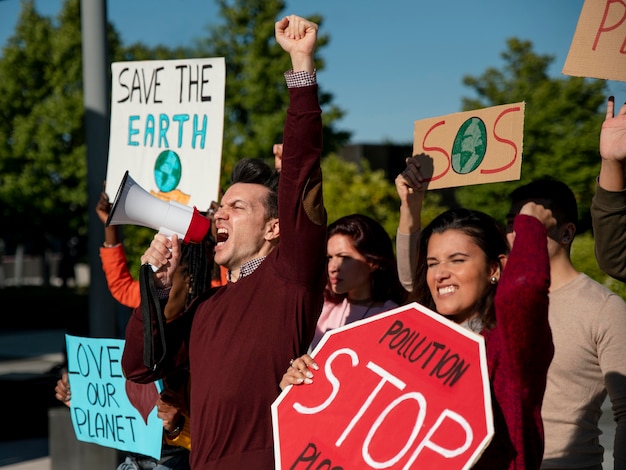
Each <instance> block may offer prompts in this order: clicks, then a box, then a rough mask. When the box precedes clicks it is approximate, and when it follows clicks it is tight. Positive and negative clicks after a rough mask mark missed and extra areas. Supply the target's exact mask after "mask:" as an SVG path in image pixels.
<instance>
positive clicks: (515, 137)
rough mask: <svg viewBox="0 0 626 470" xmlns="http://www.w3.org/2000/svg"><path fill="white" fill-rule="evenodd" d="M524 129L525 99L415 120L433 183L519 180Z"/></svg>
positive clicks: (418, 149) (417, 145)
mask: <svg viewBox="0 0 626 470" xmlns="http://www.w3.org/2000/svg"><path fill="white" fill-rule="evenodd" d="M523 132H524V103H523V102H521V103H514V104H507V105H502V106H493V107H490V108H484V109H479V110H475V111H466V112H462V113H456V114H450V115H447V116H442V117H436V118H430V119H423V120H420V121H416V122H415V125H414V130H413V139H414V140H413V155H418V156H417V157H415V158H418V159H420V160H421V161H420V163H421V169H422V172H423V173H424V176H425V177H426V181H428V189H438V188H449V187H454V186H467V185H471V184H483V183H495V182H498V181H512V180H518V179H519V178H520V176H521V170H522V147H523ZM420 154H422V155H420ZM424 154H425V155H424Z"/></svg>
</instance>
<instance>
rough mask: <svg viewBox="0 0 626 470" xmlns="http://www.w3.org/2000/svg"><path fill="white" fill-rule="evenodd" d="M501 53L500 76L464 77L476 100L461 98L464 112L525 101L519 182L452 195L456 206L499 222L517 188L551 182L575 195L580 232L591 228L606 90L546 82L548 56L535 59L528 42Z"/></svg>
mask: <svg viewBox="0 0 626 470" xmlns="http://www.w3.org/2000/svg"><path fill="white" fill-rule="evenodd" d="M507 48H508V49H507V50H506V51H505V52H504V53H502V58H503V60H504V67H503V68H502V70H497V69H495V68H488V69H487V70H486V71H485V72H484V73H483V74H482V75H481V76H479V77H472V76H466V77H464V79H463V83H464V84H465V85H467V86H469V87H471V88H473V89H474V92H475V94H476V95H477V97H476V98H464V99H463V109H464V110H471V109H479V108H485V107H489V106H496V105H501V104H508V103H516V102H520V101H524V102H525V103H526V111H525V117H524V148H523V163H522V178H521V180H520V181H516V182H507V183H494V184H485V185H479V186H468V187H466V188H460V189H458V190H456V191H455V195H456V199H457V201H458V202H460V204H462V205H464V206H469V207H475V208H481V207H488V208H489V211H490V213H491V214H492V215H493V216H495V217H497V218H498V219H499V220H503V219H504V216H505V215H506V211H507V210H508V199H507V195H508V194H509V193H510V192H511V191H512V190H513V189H514V188H515V187H517V186H519V185H522V184H526V183H528V182H529V181H531V180H533V179H536V178H539V177H542V176H552V177H555V178H558V179H560V180H562V181H564V182H565V183H567V184H568V185H569V186H570V187H571V188H572V190H573V191H574V193H575V194H576V197H577V200H578V203H579V211H580V216H581V228H582V229H583V230H586V229H588V228H589V227H590V216H589V205H590V202H591V197H592V195H593V191H594V187H595V175H597V171H598V168H599V160H600V159H599V157H598V136H599V132H600V126H601V124H602V119H603V115H602V113H601V112H600V109H601V107H602V106H603V104H604V103H605V100H606V96H605V92H606V85H605V83H604V81H601V80H591V79H583V78H579V77H566V78H551V77H549V75H548V67H549V66H550V65H551V64H552V62H553V61H554V57H552V56H550V55H537V54H535V53H534V52H533V49H532V44H531V43H530V42H529V41H520V40H518V39H509V40H508V41H507Z"/></svg>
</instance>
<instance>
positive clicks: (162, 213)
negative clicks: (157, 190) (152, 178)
mask: <svg viewBox="0 0 626 470" xmlns="http://www.w3.org/2000/svg"><path fill="white" fill-rule="evenodd" d="M109 225H140V226H142V227H148V228H152V229H154V230H158V231H159V233H162V234H163V235H165V236H166V237H168V238H171V237H172V235H173V234H177V235H178V238H180V239H181V240H182V241H183V242H185V243H200V242H201V241H202V240H203V239H204V237H205V236H206V235H207V233H208V232H209V230H210V228H211V221H210V220H209V219H207V218H206V217H204V216H203V215H202V214H200V212H199V211H198V209H196V208H195V207H193V208H191V207H189V206H186V205H184V204H180V203H178V202H175V201H163V200H161V199H159V198H158V197H156V196H153V195H152V194H150V193H149V192H148V191H146V190H145V189H143V188H142V187H141V186H139V184H137V183H136V182H135V180H133V179H132V178H131V177H130V175H129V174H128V171H126V173H124V178H123V179H122V184H120V187H119V189H118V190H117V195H116V196H115V201H114V202H113V206H112V207H111V211H110V212H109V217H108V218H107V221H106V224H105V226H106V227H108V226H109Z"/></svg>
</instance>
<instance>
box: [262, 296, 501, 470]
mask: <svg viewBox="0 0 626 470" xmlns="http://www.w3.org/2000/svg"><path fill="white" fill-rule="evenodd" d="M312 355H313V357H314V358H315V361H316V362H317V364H318V365H319V367H320V370H319V371H314V374H315V376H314V379H313V384H311V385H299V386H289V387H287V388H286V389H285V390H284V391H283V392H282V393H281V395H280V396H279V397H278V399H277V400H276V401H275V402H274V403H273V404H272V419H273V425H274V451H275V455H276V468H278V469H293V470H298V469H317V468H320V469H322V468H323V469H335V470H339V469H349V468H360V469H367V468H372V469H417V468H428V469H445V470H450V469H466V468H470V467H471V466H472V465H473V464H474V463H475V462H476V460H478V458H479V457H480V455H481V453H482V452H483V450H484V449H485V447H486V446H487V444H488V443H489V442H490V440H491V438H492V437H493V432H494V431H493V416H492V410H491V395H490V387H489V380H488V373H487V362H486V355H485V344H484V339H483V337H482V336H480V335H477V334H474V333H472V332H470V331H468V330H465V329H464V328H462V327H459V326H458V325H456V324H454V323H452V322H450V321H449V320H447V319H445V318H443V317H442V316H441V315H438V314H437V313H435V312H432V311H431V310H429V309H427V308H425V307H423V306H421V305H419V304H417V303H412V304H409V305H406V306H403V307H399V308H397V309H394V310H390V311H388V312H385V313H381V314H379V315H376V316H374V317H371V318H368V319H365V320H360V321H357V322H354V323H352V324H350V325H346V326H343V327H341V328H337V329H336V330H333V331H330V332H328V333H327V334H326V335H325V336H324V338H323V339H322V341H321V342H320V344H319V345H318V346H317V348H316V349H315V351H313V354H312Z"/></svg>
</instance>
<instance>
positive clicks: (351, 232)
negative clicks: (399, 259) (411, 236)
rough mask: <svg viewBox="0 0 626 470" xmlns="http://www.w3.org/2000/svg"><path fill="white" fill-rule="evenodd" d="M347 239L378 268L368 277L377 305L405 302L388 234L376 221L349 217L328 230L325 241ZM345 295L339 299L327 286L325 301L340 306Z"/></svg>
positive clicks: (369, 218) (354, 216)
mask: <svg viewBox="0 0 626 470" xmlns="http://www.w3.org/2000/svg"><path fill="white" fill-rule="evenodd" d="M337 234H339V235H345V236H347V237H350V239H351V240H352V244H353V245H354V248H355V249H356V250H357V251H358V252H359V253H360V254H361V255H363V257H364V258H365V259H366V260H367V261H368V262H369V263H372V264H376V265H377V266H378V267H377V269H376V270H375V271H373V272H372V274H371V290H372V298H373V300H374V301H376V302H386V301H387V300H393V301H394V302H395V303H397V304H401V303H403V302H404V298H405V297H406V291H405V290H404V288H403V287H402V284H400V280H399V279H398V268H397V265H396V257H395V254H394V252H393V243H392V241H391V238H390V237H389V234H387V232H386V231H385V229H384V228H383V226H382V225H380V224H379V223H378V222H377V221H375V220H374V219H372V218H371V217H368V216H366V215H361V214H351V215H347V216H345V217H341V218H340V219H337V220H336V221H335V222H333V223H332V224H330V225H329V226H328V237H327V238H328V239H330V237H332V236H333V235H337ZM346 295H347V294H343V295H338V294H335V293H333V292H332V290H331V289H330V288H329V287H328V286H327V287H326V291H325V296H326V298H327V299H328V300H330V301H333V302H339V301H341V300H342V299H343V298H344V297H346Z"/></svg>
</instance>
